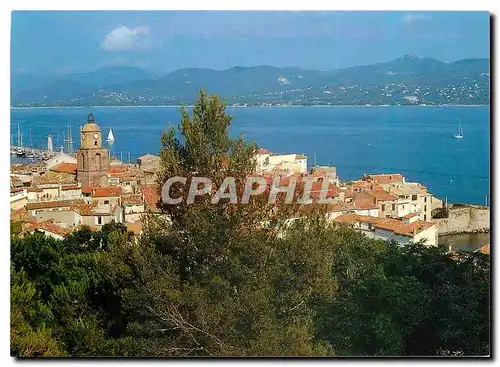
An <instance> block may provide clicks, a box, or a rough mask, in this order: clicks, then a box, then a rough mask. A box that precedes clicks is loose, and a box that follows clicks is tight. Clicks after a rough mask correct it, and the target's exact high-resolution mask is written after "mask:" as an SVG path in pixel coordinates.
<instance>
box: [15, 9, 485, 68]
mask: <svg viewBox="0 0 500 367" xmlns="http://www.w3.org/2000/svg"><path fill="white" fill-rule="evenodd" d="M11 37H12V38H11V70H12V71H13V72H16V73H35V74H54V73H67V72H85V71H90V70H95V69H98V68H100V67H104V66H112V65H126V66H139V67H142V68H144V69H147V70H151V71H154V72H156V73H165V72H169V71H172V70H176V69H180V68H184V67H205V68H212V69H226V68H229V67H232V66H255V65H272V66H279V67H284V66H291V67H300V68H306V69H319V70H332V69H335V68H342V67H348V66H354V65H365V64H371V63H375V62H383V61H388V60H392V59H394V58H397V57H400V56H402V55H405V54H415V55H417V56H421V57H422V56H428V57H434V58H437V59H439V60H442V61H446V62H450V61H455V60H459V59H463V58H487V57H489V53H490V49H489V43H490V40H489V37H490V35H489V14H488V13H487V12H383V11H378V12H294V11H287V12H285V11H279V12H278V11H276V12H271V11H266V12H256V11H252V12H234V11H232V12H221V11H219V12H215V11H214V12H206V11H205V12H202V11H198V12H167V11H162V12H159V11H137V12H132V11H122V12H120V11H95V12H89V11H85V12H83V11H82V12H74V11H59V12H55V11H50V12H49V11H44V12H42V11H37V12H26V11H17V12H13V13H12V36H11Z"/></svg>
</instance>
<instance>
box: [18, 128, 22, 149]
mask: <svg viewBox="0 0 500 367" xmlns="http://www.w3.org/2000/svg"><path fill="white" fill-rule="evenodd" d="M22 145H23V144H22V143H21V127H20V126H19V124H17V146H18V147H21V146H22Z"/></svg>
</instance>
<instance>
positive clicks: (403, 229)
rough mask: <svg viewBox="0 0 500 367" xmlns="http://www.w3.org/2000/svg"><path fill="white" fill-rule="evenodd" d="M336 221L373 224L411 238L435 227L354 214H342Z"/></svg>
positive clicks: (419, 222)
mask: <svg viewBox="0 0 500 367" xmlns="http://www.w3.org/2000/svg"><path fill="white" fill-rule="evenodd" d="M334 220H335V221H337V222H340V223H347V224H355V223H357V222H365V223H372V224H373V225H374V226H375V227H377V228H381V229H385V230H389V231H392V232H394V233H396V234H402V235H406V236H410V237H413V236H414V235H415V234H417V233H419V232H421V231H423V230H425V229H428V228H430V227H432V226H434V223H431V222H424V221H421V220H417V221H415V222H413V223H410V224H408V223H405V222H403V221H400V220H398V219H384V218H377V217H370V216H367V215H358V214H352V213H346V214H342V215H341V216H339V217H337V218H335V219H334Z"/></svg>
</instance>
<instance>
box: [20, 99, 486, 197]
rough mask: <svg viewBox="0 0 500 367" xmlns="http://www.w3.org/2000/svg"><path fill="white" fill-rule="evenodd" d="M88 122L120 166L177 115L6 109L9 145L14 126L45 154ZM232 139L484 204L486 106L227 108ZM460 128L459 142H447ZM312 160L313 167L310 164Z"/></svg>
mask: <svg viewBox="0 0 500 367" xmlns="http://www.w3.org/2000/svg"><path fill="white" fill-rule="evenodd" d="M89 112H91V113H93V114H94V116H95V118H96V120H97V122H98V124H99V125H100V127H101V128H102V130H103V136H104V137H106V136H107V134H108V131H109V129H110V128H112V129H113V133H114V136H115V139H116V141H115V143H114V144H113V146H112V147H111V148H112V151H113V153H114V155H116V156H117V157H118V158H120V152H121V153H122V156H123V160H124V161H126V160H128V153H129V152H130V156H131V160H132V161H134V160H135V159H136V158H137V157H138V156H140V155H142V154H146V153H152V154H158V150H159V148H160V136H161V133H162V131H163V130H164V129H166V128H167V127H168V126H169V124H173V125H177V124H178V122H179V121H180V113H179V109H178V108H162V107H92V108H60V109H58V108H46V109H12V110H11V142H13V143H16V139H17V124H20V127H21V130H22V133H23V141H24V143H25V145H27V144H28V143H29V139H30V138H29V129H31V139H32V141H33V144H34V145H35V146H37V147H44V146H45V145H46V141H47V138H46V137H47V135H48V134H51V135H52V136H53V139H54V146H56V145H58V146H60V145H62V144H63V134H66V132H67V125H68V124H69V123H70V124H72V135H73V139H74V140H76V143H75V147H76V146H77V145H78V144H79V141H78V140H79V134H78V130H79V127H80V125H82V124H84V123H85V121H86V118H87V114H88V113H89ZM228 113H230V114H232V115H233V123H232V127H231V134H232V135H234V136H237V135H238V134H239V133H243V134H244V136H245V137H246V138H247V139H249V140H254V141H255V142H256V143H257V144H258V145H259V146H261V147H265V148H267V149H269V150H271V151H274V152H276V153H286V152H295V153H302V154H306V155H307V156H308V157H309V165H313V164H314V160H316V163H317V164H318V165H334V166H336V167H337V172H338V174H339V176H340V178H341V179H342V180H351V179H355V178H358V177H360V176H361V175H362V174H364V173H379V172H401V173H402V174H404V175H405V177H406V178H407V180H408V181H418V182H421V183H423V184H424V185H426V186H427V187H428V189H429V190H430V191H431V192H432V193H434V194H435V195H437V196H438V197H441V198H444V197H445V196H447V197H448V201H449V202H454V203H457V202H460V203H475V204H484V202H485V195H488V197H489V191H490V188H489V180H490V169H489V168H490V110H489V107H487V106H470V107H462V106H442V107H417V106H415V107H409V106H399V107H398V106H391V107H334V108H327V107H324V108H323V107H317V108H311V107H294V108H232V107H229V108H228ZM458 121H461V123H462V126H463V131H464V135H465V139H463V140H457V139H455V138H454V137H453V135H454V134H456V133H457V131H458ZM314 157H316V159H315V158H314Z"/></svg>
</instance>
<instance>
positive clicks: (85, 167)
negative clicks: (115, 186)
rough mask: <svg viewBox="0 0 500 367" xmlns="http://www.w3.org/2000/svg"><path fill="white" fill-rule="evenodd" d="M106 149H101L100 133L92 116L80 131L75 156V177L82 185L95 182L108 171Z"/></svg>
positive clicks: (90, 115) (89, 116)
mask: <svg viewBox="0 0 500 367" xmlns="http://www.w3.org/2000/svg"><path fill="white" fill-rule="evenodd" d="M108 157H109V156H108V149H106V148H103V147H102V132H101V129H100V128H99V126H98V125H97V124H96V122H95V120H94V116H92V114H89V115H88V119H87V123H86V124H85V125H83V126H82V128H81V130H80V148H79V149H78V153H77V156H76V159H77V171H76V177H77V179H78V181H80V182H81V183H82V185H89V184H90V183H92V182H94V183H95V182H97V181H99V180H100V179H101V177H102V176H103V175H105V174H106V173H107V172H108V170H109V158H108Z"/></svg>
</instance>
